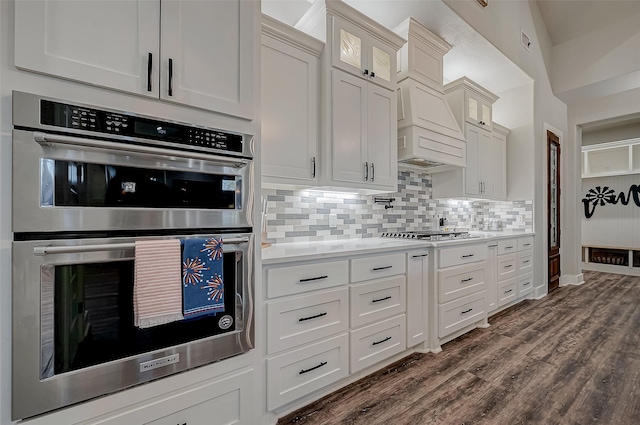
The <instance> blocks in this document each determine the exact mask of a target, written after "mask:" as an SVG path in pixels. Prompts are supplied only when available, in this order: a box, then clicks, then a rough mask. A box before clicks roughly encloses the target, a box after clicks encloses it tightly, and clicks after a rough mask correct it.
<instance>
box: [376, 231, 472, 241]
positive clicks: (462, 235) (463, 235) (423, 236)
mask: <svg viewBox="0 0 640 425" xmlns="http://www.w3.org/2000/svg"><path fill="white" fill-rule="evenodd" d="M381 236H382V237H385V238H403V239H419V240H425V241H446V240H453V239H469V238H473V237H477V236H473V235H471V233H469V232H467V231H466V230H460V231H446V230H418V231H414V232H384V233H382V234H381Z"/></svg>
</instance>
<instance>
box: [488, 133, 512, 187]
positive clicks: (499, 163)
mask: <svg viewBox="0 0 640 425" xmlns="http://www.w3.org/2000/svg"><path fill="white" fill-rule="evenodd" d="M489 151H490V155H491V163H492V167H491V170H490V172H489V173H488V175H487V187H489V186H491V188H492V192H491V196H492V197H493V198H496V199H505V198H506V197H507V138H506V137H505V136H503V135H502V134H496V133H492V134H491V148H490V149H489ZM489 181H491V184H489Z"/></svg>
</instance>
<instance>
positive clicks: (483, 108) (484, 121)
mask: <svg viewBox="0 0 640 425" xmlns="http://www.w3.org/2000/svg"><path fill="white" fill-rule="evenodd" d="M479 103H480V119H481V125H482V126H483V127H484V128H486V129H487V130H491V129H492V128H493V127H492V122H493V121H491V118H492V117H491V107H492V105H491V104H490V103H489V102H486V101H484V100H480V102H479Z"/></svg>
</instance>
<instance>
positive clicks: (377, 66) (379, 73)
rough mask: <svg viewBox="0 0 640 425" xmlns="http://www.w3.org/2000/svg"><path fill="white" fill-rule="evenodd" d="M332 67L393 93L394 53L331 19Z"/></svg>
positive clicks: (389, 48) (339, 21) (356, 30)
mask: <svg viewBox="0 0 640 425" xmlns="http://www.w3.org/2000/svg"><path fill="white" fill-rule="evenodd" d="M332 22H333V32H332V35H333V40H332V49H331V50H332V53H331V65H332V66H334V67H336V68H340V69H342V70H344V71H347V72H349V73H351V74H354V75H357V76H359V77H360V78H363V79H366V80H368V81H371V82H372V83H375V84H378V85H380V86H382V87H385V88H388V89H391V90H395V87H394V86H395V84H396V80H397V77H396V74H395V69H396V60H397V59H396V52H395V51H394V50H393V49H392V48H391V47H389V46H387V45H385V44H384V43H382V42H379V41H377V40H375V39H374V38H373V37H371V36H370V35H369V34H367V33H366V32H365V31H364V30H362V29H360V28H358V27H357V26H355V25H353V24H350V23H349V22H346V21H343V20H342V19H340V18H338V17H333V21H332Z"/></svg>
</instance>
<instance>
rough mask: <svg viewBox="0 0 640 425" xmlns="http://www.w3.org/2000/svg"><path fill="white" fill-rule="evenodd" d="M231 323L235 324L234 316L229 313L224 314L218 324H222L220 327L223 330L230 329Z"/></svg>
mask: <svg viewBox="0 0 640 425" xmlns="http://www.w3.org/2000/svg"><path fill="white" fill-rule="evenodd" d="M231 325H233V317H231V316H229V315H228V314H225V315H224V316H222V317H221V318H220V320H219V321H218V326H220V329H222V330H224V329H229V328H230V327H231Z"/></svg>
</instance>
